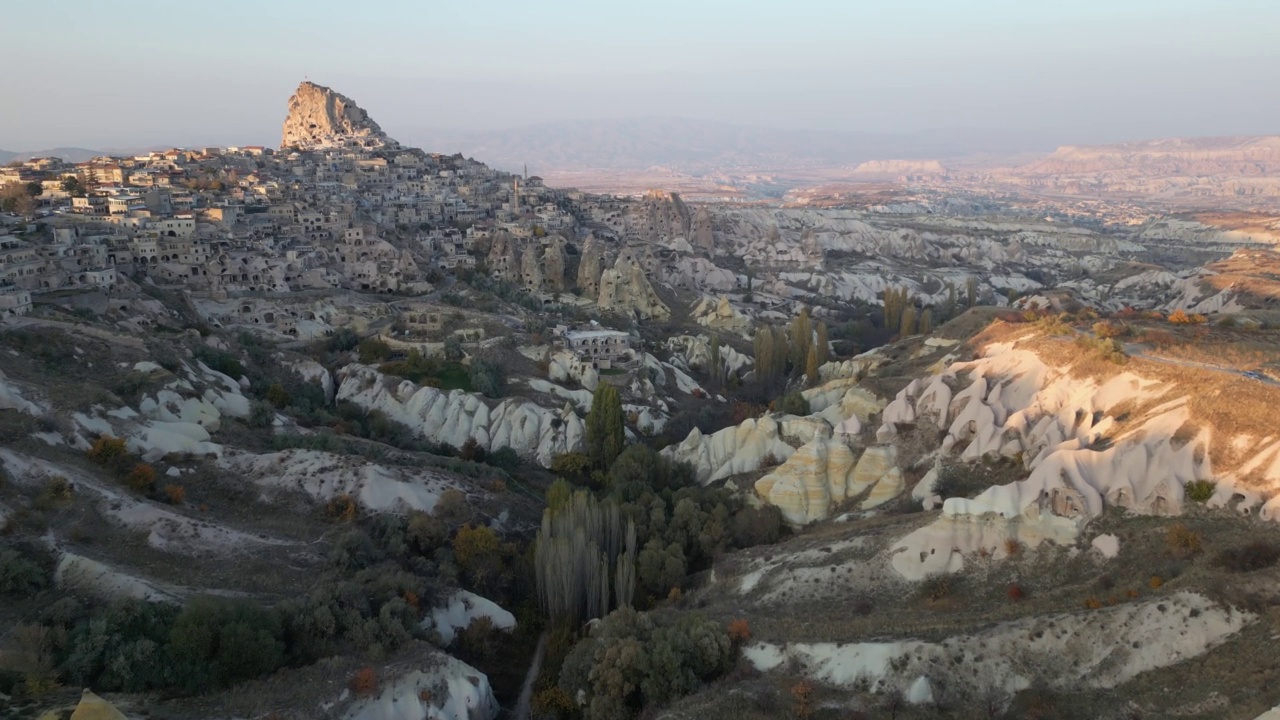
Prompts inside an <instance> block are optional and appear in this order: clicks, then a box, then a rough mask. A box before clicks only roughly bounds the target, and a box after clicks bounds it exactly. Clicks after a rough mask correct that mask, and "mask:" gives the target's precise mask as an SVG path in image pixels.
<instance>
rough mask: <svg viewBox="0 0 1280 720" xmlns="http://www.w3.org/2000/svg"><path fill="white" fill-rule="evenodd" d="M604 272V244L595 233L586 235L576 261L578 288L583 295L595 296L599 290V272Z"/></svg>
mask: <svg viewBox="0 0 1280 720" xmlns="http://www.w3.org/2000/svg"><path fill="white" fill-rule="evenodd" d="M603 272H604V245H603V244H602V243H601V242H600V241H599V240H597V239H596V236H595V235H588V236H587V239H586V241H584V242H583V243H582V257H581V259H579V261H578V289H579V290H580V291H581V292H582V295H583V297H589V298H595V297H597V296H598V294H599V292H600V274H601V273H603Z"/></svg>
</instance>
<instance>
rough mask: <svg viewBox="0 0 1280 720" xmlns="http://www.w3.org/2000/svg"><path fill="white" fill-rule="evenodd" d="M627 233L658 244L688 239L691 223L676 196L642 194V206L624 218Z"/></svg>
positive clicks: (659, 192) (683, 205)
mask: <svg viewBox="0 0 1280 720" xmlns="http://www.w3.org/2000/svg"><path fill="white" fill-rule="evenodd" d="M627 221H628V231H629V232H630V233H631V234H632V235H634V236H635V237H637V238H638V239H641V240H646V241H648V242H662V241H664V240H670V239H672V238H688V237H689V229H690V225H691V224H692V222H693V219H692V217H691V215H690V213H689V208H688V206H686V205H685V204H684V200H681V199H680V195H679V194H677V193H673V192H666V191H663V190H650V191H649V192H647V193H645V196H644V202H643V203H642V204H641V205H640V207H639V208H638V209H637V210H636V211H635V212H633V213H631V214H630V215H628V218H627Z"/></svg>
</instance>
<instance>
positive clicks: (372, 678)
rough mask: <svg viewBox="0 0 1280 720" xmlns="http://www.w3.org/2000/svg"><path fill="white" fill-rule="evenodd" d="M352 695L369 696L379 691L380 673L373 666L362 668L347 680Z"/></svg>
mask: <svg viewBox="0 0 1280 720" xmlns="http://www.w3.org/2000/svg"><path fill="white" fill-rule="evenodd" d="M347 688H348V689H349V690H351V694H352V695H356V696H359V697H368V696H370V695H372V694H374V693H376V692H377V691H378V673H377V672H375V671H374V669H373V668H371V667H365V668H360V669H359V670H357V671H356V674H355V675H352V676H351V679H350V680H348V681H347Z"/></svg>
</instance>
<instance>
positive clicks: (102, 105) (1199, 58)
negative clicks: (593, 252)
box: [0, 0, 1280, 150]
mask: <svg viewBox="0 0 1280 720" xmlns="http://www.w3.org/2000/svg"><path fill="white" fill-rule="evenodd" d="M0 17H2V18H3V24H4V26H5V27H6V31H7V32H6V33H5V39H4V41H3V42H2V43H0V63H2V64H0V67H3V68H5V70H4V71H3V72H0V148H3V149H6V150H36V149H44V148H50V147H56V146H80V147H89V148H94V149H111V148H139V147H149V146H163V145H204V144H224V145H226V144H245V145H247V144H265V145H276V144H278V143H279V133H280V125H281V123H282V122H283V120H284V116H285V108H286V102H287V100H288V97H289V95H290V94H291V93H292V91H293V89H294V87H296V85H297V83H298V82H299V81H301V80H302V79H303V78H309V79H310V80H312V81H314V82H317V83H320V84H322V85H328V86H330V87H332V88H334V89H335V90H338V91H339V92H341V93H343V94H345V95H347V96H349V97H351V98H352V99H354V100H355V101H356V102H357V103H358V104H360V105H361V107H363V108H365V109H366V110H368V111H369V113H370V114H371V116H372V117H373V118H374V119H375V120H377V121H378V122H379V123H380V124H381V125H382V127H383V129H384V130H387V131H388V133H389V134H390V135H392V136H393V137H395V136H396V135H397V133H398V132H399V133H401V134H402V136H412V135H413V134H414V133H415V132H416V131H418V130H421V129H424V128H430V129H466V130H493V129H500V128H506V127H515V126H520V125H528V124H534V123H543V122H551V121H557V120H567V119H592V118H628V117H642V116H670V117H683V118H695V119H708V120H716V121H727V122H734V123H741V124H748V125H761V126H769V127H778V128H795V129H815V130H850V131H869V132H886V131H887V132H914V131H921V130H937V129H951V128H966V129H982V130H1001V131H1003V130H1009V131H1019V132H1035V133H1043V134H1046V135H1052V136H1053V137H1055V138H1060V140H1059V142H1061V143H1063V144H1070V143H1084V142H1112V141H1119V140H1128V139H1142V138H1153V137H1167V136H1175V135H1179V136H1182V135H1235V134H1272V133H1280V93H1277V92H1276V91H1275V89H1276V88H1277V87H1280V42H1277V41H1276V32H1277V28H1280V2H1276V0H1215V1H1210V0H1072V1H1066V0H893V2H889V1H887V0H736V1H735V2H727V1H725V2H722V1H721V0H644V1H643V2H629V3H619V2H616V0H581V1H579V0H536V1H532V0H363V1H361V2H353V1H352V0H343V1H341V2H334V1H331V0H218V2H190V1H187V0H182V1H179V2H175V1H174V0H115V1H114V2H104V1H103V0H39V2H25V3H17V2H11V3H6V7H5V8H4V10H3V11H0Z"/></svg>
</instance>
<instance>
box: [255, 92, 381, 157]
mask: <svg viewBox="0 0 1280 720" xmlns="http://www.w3.org/2000/svg"><path fill="white" fill-rule="evenodd" d="M349 140H354V141H357V142H360V143H361V144H363V145H365V146H366V147H369V146H372V147H378V146H382V145H389V144H394V141H393V140H391V139H390V138H388V137H387V136H386V135H385V134H384V133H383V132H382V128H380V127H378V123H376V122H374V121H373V118H371V117H369V114H368V113H367V112H365V111H364V110H363V109H362V108H361V107H360V106H359V105H356V103H355V101H353V100H352V99H351V98H349V97H347V96H345V95H343V94H341V93H337V92H334V91H333V90H331V89H329V88H327V87H324V86H323V85H316V84H315V83H312V82H303V83H302V84H301V85H299V86H298V89H297V91H295V92H294V93H293V97H291V98H289V116H288V117H286V118H285V121H284V129H283V131H282V132H281V138H280V147H282V148H288V147H298V148H302V149H304V150H305V149H311V148H317V147H326V146H332V145H342V144H344V143H345V142H346V141H349Z"/></svg>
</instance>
